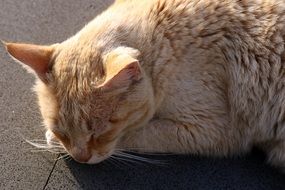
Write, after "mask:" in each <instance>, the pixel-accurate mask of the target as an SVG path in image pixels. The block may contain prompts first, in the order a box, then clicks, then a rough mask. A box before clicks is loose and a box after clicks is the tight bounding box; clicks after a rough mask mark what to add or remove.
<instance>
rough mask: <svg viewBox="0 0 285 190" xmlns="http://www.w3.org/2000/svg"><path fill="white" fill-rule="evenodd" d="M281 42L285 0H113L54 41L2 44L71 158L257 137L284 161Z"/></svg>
mask: <svg viewBox="0 0 285 190" xmlns="http://www.w3.org/2000/svg"><path fill="white" fill-rule="evenodd" d="M284 39H285V2H284V1H283V0H222V1H221V0H211V1H208V0H144V1H141V0H117V1H115V2H114V3H113V4H112V5H111V6H110V7H109V8H108V9H107V10H106V11H104V12H103V13H101V14H100V15H99V16H97V17H96V18H95V19H94V20H92V21H91V22H90V23H89V24H87V25H86V26H85V27H83V29H82V30H80V31H79V32H78V33H77V34H76V35H74V36H73V37H71V38H69V39H67V40H66V41H64V42H62V43H58V44H52V45H33V44H25V43H8V42H4V44H5V46H6V49H7V51H8V53H9V54H10V55H11V56H12V57H13V58H14V59H16V60H18V61H20V62H21V63H23V65H24V66H25V67H28V69H29V70H31V71H32V72H33V73H35V76H36V78H37V82H36V85H35V91H36V93H37V95H38V100H39V107H40V110H41V113H42V116H43V121H44V124H45V126H46V130H47V131H46V138H47V139H46V140H47V144H49V145H50V146H52V145H53V143H54V142H59V143H60V145H61V146H62V147H63V148H64V149H65V150H66V151H67V153H68V154H70V155H71V157H73V158H74V159H75V160H76V161H78V162H81V163H88V164H95V163H99V162H101V161H103V160H105V159H107V158H109V157H111V156H112V155H114V154H116V153H117V152H118V151H120V150H135V151H138V152H142V153H145V152H158V153H179V154H199V155H210V156H229V155H236V154H243V153H246V152H248V151H250V150H251V149H252V147H253V146H257V147H259V148H261V149H263V150H264V151H265V152H266V153H267V155H268V161H269V163H270V164H272V165H273V166H277V167H280V168H283V169H284V168H285V127H284V124H285V115H284V114H285V52H284Z"/></svg>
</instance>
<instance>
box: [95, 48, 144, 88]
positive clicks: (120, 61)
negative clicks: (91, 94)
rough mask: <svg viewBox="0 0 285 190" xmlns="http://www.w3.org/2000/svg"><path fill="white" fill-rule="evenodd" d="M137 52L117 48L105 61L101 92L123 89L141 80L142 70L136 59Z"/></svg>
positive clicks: (130, 49)
mask: <svg viewBox="0 0 285 190" xmlns="http://www.w3.org/2000/svg"><path fill="white" fill-rule="evenodd" d="M138 55H139V52H138V51H137V50H134V49H132V48H118V49H117V50H115V51H113V52H111V53H110V54H108V56H107V58H106V60H105V72H106V78H105V82H104V83H103V84H102V85H100V88H102V89H103V90H114V89H123V88H125V87H128V86H129V85H131V84H132V83H133V82H136V81H139V80H140V79H141V78H142V68H141V66H140V63H139V61H138V59H137V57H138Z"/></svg>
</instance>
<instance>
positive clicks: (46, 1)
mask: <svg viewBox="0 0 285 190" xmlns="http://www.w3.org/2000/svg"><path fill="white" fill-rule="evenodd" d="M111 1H112V0H80V1H78V0H68V1H57V0H21V1H19V0H0V39H3V40H6V41H18V42H31V43H37V44H51V43H54V42H61V41H63V40H65V39H66V38H68V37H70V36H71V35H73V34H74V33H75V32H76V31H78V30H79V29H80V28H81V27H83V26H84V25H85V24H86V23H87V22H88V21H89V20H91V19H92V18H93V17H94V16H95V15H97V14H98V13H99V12H100V11H102V10H103V9H104V8H105V7H107V6H108V5H109V4H110V3H111ZM33 83H34V78H33V76H32V75H30V74H27V73H26V71H25V70H24V69H23V68H22V67H21V66H20V65H19V64H17V63H15V62H14V61H13V60H11V59H10V58H9V56H8V55H7V53H6V52H5V51H4V48H3V46H0V189H1V190H3V189H13V190H14V189H27V190H33V189H238V190H240V189H250V190H252V189H259V190H260V189H266V190H269V189H285V175H283V174H281V173H279V172H278V171H277V170H276V169H273V168H271V167H270V166H268V165H266V164H265V163H264V155H263V154H262V153H260V152H256V153H252V154H250V155H248V156H245V157H241V158H232V159H217V158H216V159H214V158H205V157H194V156H163V157H161V156H148V157H150V158H152V159H159V160H161V159H163V160H164V162H165V163H166V164H164V165H152V164H132V163H129V164H123V163H119V162H118V163H111V162H104V163H102V164H99V165H93V166H90V165H82V164H77V163H75V162H74V161H72V160H69V161H64V160H59V161H56V158H57V155H54V154H52V153H48V152H34V150H35V149H34V148H33V147H31V146H30V145H29V144H27V143H26V142H25V141H24V138H25V139H44V132H43V127H42V126H41V117H40V114H39V110H38V107H37V105H36V97H35V95H34V93H33V92H32V91H31V88H32V86H33Z"/></svg>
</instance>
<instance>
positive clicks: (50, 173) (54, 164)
mask: <svg viewBox="0 0 285 190" xmlns="http://www.w3.org/2000/svg"><path fill="white" fill-rule="evenodd" d="M59 157H60V154H58V155H57V158H56V160H55V162H54V163H53V166H52V169H51V171H50V172H49V175H48V178H47V180H46V183H45V185H44V187H43V190H45V189H46V187H47V185H48V182H49V180H50V177H51V175H52V173H53V171H54V168H55V166H56V164H57V162H58V160H59Z"/></svg>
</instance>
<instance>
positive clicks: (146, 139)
mask: <svg viewBox="0 0 285 190" xmlns="http://www.w3.org/2000/svg"><path fill="white" fill-rule="evenodd" d="M236 142H237V141H236ZM238 144H240V143H235V140H234V138H233V137H231V136H229V134H227V132H226V130H224V129H223V130H221V128H218V127H217V128H213V127H212V128H210V127H208V128H207V127H204V128H203V127H201V126H194V125H191V124H184V123H180V122H175V121H172V120H161V119H159V120H153V121H150V122H149V123H148V124H147V125H146V126H145V127H144V128H142V129H140V130H137V131H133V132H130V133H128V134H126V135H125V137H124V138H123V139H122V141H121V143H120V144H119V146H120V148H124V149H133V150H137V151H141V152H171V153H194V154H195V153H199V154H206V155H229V154H231V153H232V152H234V149H235V152H236V151H238V150H237V149H238V148H239V145H238Z"/></svg>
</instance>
